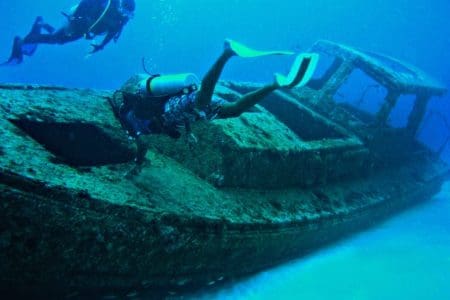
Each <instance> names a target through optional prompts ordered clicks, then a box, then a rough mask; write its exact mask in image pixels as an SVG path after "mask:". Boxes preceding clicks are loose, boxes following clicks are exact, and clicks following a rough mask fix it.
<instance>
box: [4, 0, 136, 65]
mask: <svg viewBox="0 0 450 300" xmlns="http://www.w3.org/2000/svg"><path fill="white" fill-rule="evenodd" d="M134 10H135V2H134V0H82V1H81V2H80V3H79V4H78V5H77V6H75V7H74V9H73V11H72V12H71V13H70V14H65V13H63V15H64V16H66V17H67V24H65V25H64V26H63V27H62V28H60V29H58V30H55V28H53V27H52V26H51V25H49V24H47V23H45V22H44V19H43V18H42V17H37V18H36V21H35V22H34V24H33V27H32V29H31V31H30V32H29V33H28V35H27V36H25V38H23V39H22V38H20V37H18V36H17V37H15V39H14V44H13V48H12V53H11V56H10V58H9V59H8V61H7V62H5V63H3V64H2V65H14V64H20V63H21V62H22V61H23V56H24V55H27V56H31V55H33V54H34V52H35V51H36V48H37V46H38V45H39V44H65V43H68V42H72V41H76V40H78V39H81V38H83V37H84V38H86V39H87V40H92V39H94V38H95V37H96V36H99V35H104V36H105V37H104V39H103V41H102V42H101V43H100V44H95V43H93V44H91V45H92V47H93V49H92V51H90V54H93V53H95V52H97V51H100V50H102V49H103V48H104V47H105V46H106V45H107V44H108V43H109V42H110V41H111V40H114V41H117V39H118V38H119V36H120V34H121V32H122V29H123V27H124V26H125V24H127V22H128V21H129V20H130V18H132V16H133V13H134Z"/></svg>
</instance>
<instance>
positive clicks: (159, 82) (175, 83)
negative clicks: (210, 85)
mask: <svg viewBox="0 0 450 300" xmlns="http://www.w3.org/2000/svg"><path fill="white" fill-rule="evenodd" d="M149 80H150V82H148V80H147V79H146V80H142V81H141V82H140V83H139V90H140V91H141V93H144V94H148V95H150V96H166V95H175V94H178V93H181V92H183V90H184V89H186V88H190V87H192V86H194V85H195V86H196V85H198V83H199V80H198V78H197V76H195V74H193V73H183V74H173V75H162V76H157V77H153V78H150V79H149Z"/></svg>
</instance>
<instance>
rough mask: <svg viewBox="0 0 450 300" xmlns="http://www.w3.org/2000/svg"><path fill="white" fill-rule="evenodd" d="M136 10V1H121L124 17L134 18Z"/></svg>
mask: <svg viewBox="0 0 450 300" xmlns="http://www.w3.org/2000/svg"><path fill="white" fill-rule="evenodd" d="M135 9H136V3H135V2H134V0H121V1H120V10H121V13H122V15H123V16H125V17H129V18H131V17H133V14H134V10H135Z"/></svg>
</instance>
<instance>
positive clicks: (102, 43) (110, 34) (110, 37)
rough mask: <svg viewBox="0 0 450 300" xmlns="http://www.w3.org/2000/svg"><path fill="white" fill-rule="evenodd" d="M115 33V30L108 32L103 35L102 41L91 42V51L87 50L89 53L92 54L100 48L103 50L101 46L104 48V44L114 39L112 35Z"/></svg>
mask: <svg viewBox="0 0 450 300" xmlns="http://www.w3.org/2000/svg"><path fill="white" fill-rule="evenodd" d="M116 35H117V31H114V32H108V33H107V34H106V36H105V38H104V39H103V41H102V42H101V43H100V44H94V43H93V44H91V46H92V47H93V49H92V51H91V52H89V53H90V54H93V53H95V52H98V51H100V50H103V48H105V46H106V45H107V44H108V43H109V42H111V40H112V39H114V37H115V36H116Z"/></svg>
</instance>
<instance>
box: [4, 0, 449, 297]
mask: <svg viewBox="0 0 450 300" xmlns="http://www.w3.org/2000/svg"><path fill="white" fill-rule="evenodd" d="M76 2H77V1H76V0H58V1H55V0H43V1H32V0H16V1H14V2H12V1H5V0H3V1H0V17H1V18H0V45H1V46H0V61H4V60H6V59H7V58H8V56H9V54H10V51H11V45H12V40H13V38H14V36H15V35H21V36H24V35H25V34H26V33H27V32H28V30H29V29H30V27H31V25H32V23H33V21H34V18H35V17H36V16H38V15H42V16H44V18H45V19H46V20H47V21H48V22H49V23H51V24H53V25H55V26H58V25H59V24H61V22H63V21H64V17H62V16H61V15H60V11H66V12H67V11H68V9H69V8H70V7H71V6H72V5H73V4H75V3H76ZM449 20H450V1H449V0H431V1H430V0H410V1H407V0H395V1H387V0H367V1H362V0H342V1H337V0H317V1H299V0H209V1H208V0H190V1H188V0H136V14H135V18H134V19H133V20H131V21H130V23H129V24H128V25H127V26H126V28H125V30H124V31H123V33H122V36H121V37H120V39H119V41H118V42H117V43H116V44H114V43H111V44H110V45H108V46H107V47H106V48H105V50H104V51H102V52H100V53H97V54H95V55H93V56H92V57H90V58H89V59H86V58H85V54H86V53H87V52H88V51H89V43H90V42H88V41H77V42H75V43H71V44H67V45H64V46H57V45H52V46H48V45H42V46H39V49H38V51H37V52H36V54H35V55H34V56H33V57H31V58H29V57H27V59H26V60H25V62H24V63H23V64H22V65H20V66H17V67H14V68H6V69H5V68H2V69H0V83H5V82H25V83H39V84H48V85H63V86H69V87H86V88H105V89H117V88H119V87H120V85H121V84H122V83H123V82H124V81H125V80H126V79H127V78H128V77H130V76H131V75H132V74H134V73H137V72H141V71H142V67H141V58H142V57H146V58H147V62H148V64H147V67H148V68H149V69H150V71H151V72H154V73H175V72H195V73H197V74H198V75H199V76H202V75H203V74H204V73H205V72H206V70H207V69H208V68H209V66H210V64H211V63H212V62H213V61H214V59H215V57H216V56H217V55H218V54H219V53H220V51H221V49H222V43H223V40H224V39H225V38H234V39H236V40H238V41H241V42H243V43H245V44H247V45H249V46H253V47H256V48H261V49H286V50H294V51H305V50H307V49H308V47H310V46H311V45H312V44H313V43H314V42H315V41H316V40H319V39H328V40H332V41H335V42H339V43H344V44H349V45H351V46H355V47H359V48H362V49H365V50H367V51H373V52H377V53H378V52H379V53H382V54H386V55H389V56H392V57H395V58H398V59H400V60H402V61H406V62H408V63H411V64H413V65H416V66H418V67H420V68H421V69H423V70H424V71H425V72H427V73H429V74H430V75H432V76H433V77H435V78H436V79H437V80H439V81H440V82H442V83H443V84H444V85H446V86H450V26H449V25H448V23H449ZM287 65H289V61H288V58H278V57H277V58H267V59H261V60H255V59H251V60H242V59H233V61H232V62H230V64H229V65H227V67H226V70H225V72H224V74H223V78H225V79H232V80H245V81H257V82H268V81H269V80H272V78H273V73H274V72H285V71H286V69H285V68H286V66H287ZM0 101H1V100H0ZM449 103H450V96H449V95H448V94H447V95H445V96H444V97H443V98H440V99H433V101H432V103H431V104H430V106H429V108H428V110H429V111H435V112H439V115H435V116H443V117H444V119H443V118H441V117H433V115H432V114H430V115H429V118H427V123H426V124H423V127H422V129H423V130H421V132H420V135H419V136H418V138H420V140H421V141H423V142H424V143H426V144H427V145H429V147H430V148H431V149H433V150H437V149H439V148H440V147H441V146H442V145H443V143H445V141H446V139H447V138H448V136H449V132H448V127H447V126H448V124H450V123H447V125H446V122H445V118H447V120H449V117H450V104H449ZM394 121H395V120H394ZM443 158H444V159H446V160H447V161H450V145H449V146H447V147H446V148H444V151H443ZM449 199H450V183H449V184H447V185H446V186H445V187H444V189H443V191H442V192H441V193H440V194H439V195H438V196H436V197H435V198H434V199H433V200H432V201H430V202H428V203H427V204H426V205H424V206H420V207H417V208H415V209H413V210H411V211H408V212H405V213H403V214H401V215H399V216H397V217H395V218H393V219H391V220H390V221H387V222H386V223H384V224H381V225H380V226H378V227H376V228H375V229H373V230H371V231H368V232H364V233H362V234H359V235H357V236H355V237H354V238H352V239H348V240H345V241H343V242H341V243H339V244H337V245H335V246H332V247H330V248H327V249H324V250H322V251H319V252H316V253H315V254H313V255H311V256H309V257H306V258H302V259H300V260H298V261H296V262H293V263H291V264H287V265H284V266H281V267H279V268H276V269H273V270H268V271H266V272H263V273H261V274H259V275H257V276H255V277H253V278H250V279H248V280H246V281H243V282H240V283H237V284H235V285H232V286H230V287H227V288H224V289H222V290H220V291H216V292H203V293H200V294H197V295H195V297H194V299H196V298H201V299H251V300H256V299H264V300H265V299H308V300H310V299H345V300H347V299H365V300H374V299H383V300H386V299H409V300H413V299H414V300H415V299H424V300H425V299H442V300H446V299H450V200H449ZM0 298H1V295H0Z"/></svg>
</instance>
